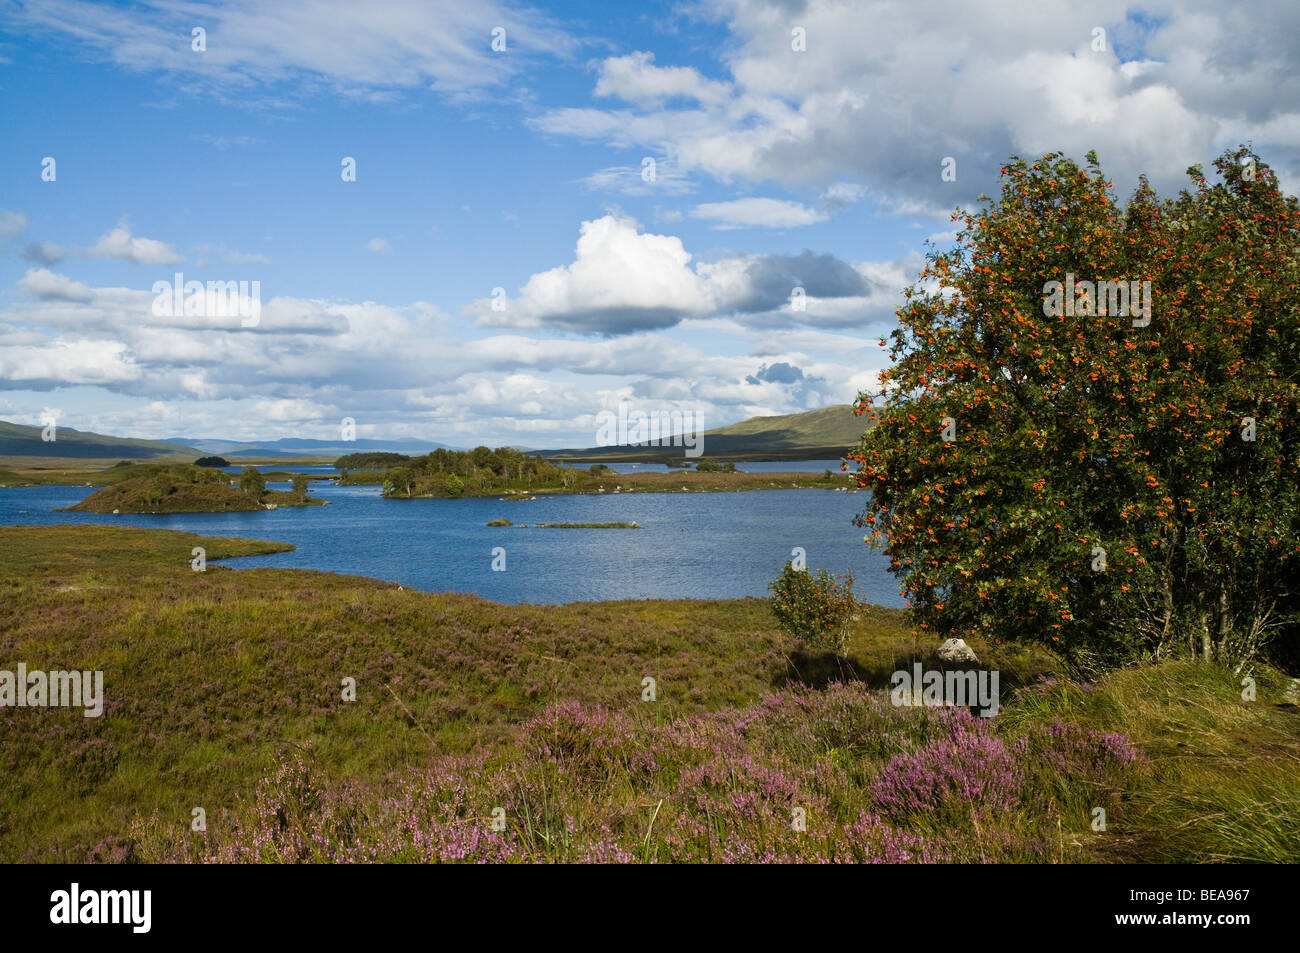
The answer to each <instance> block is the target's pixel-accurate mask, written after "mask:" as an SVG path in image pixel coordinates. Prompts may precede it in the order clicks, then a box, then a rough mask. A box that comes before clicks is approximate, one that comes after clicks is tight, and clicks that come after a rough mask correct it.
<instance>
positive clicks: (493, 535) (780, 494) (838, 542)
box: [0, 482, 902, 607]
mask: <svg viewBox="0 0 1300 953" xmlns="http://www.w3.org/2000/svg"><path fill="white" fill-rule="evenodd" d="M90 492H91V490H90V489H88V488H85V487H68V486H45V487H32V488H9V489H5V488H0V526H3V525H14V524H26V525H54V524H60V523H76V524H104V523H109V524H113V525H119V524H120V525H131V526H140V527H149V528H163V529H179V530H187V531H190V532H196V533H204V534H213V535H218V536H248V537H254V538H262V539H268V538H269V539H275V540H281V541H284V542H287V543H292V544H293V545H294V546H295V547H296V548H295V549H294V550H293V551H292V552H287V553H282V554H278V555H271V556H258V557H254V558H253V559H251V560H249V561H247V563H246V564H247V565H250V566H266V567H276V568H297V569H314V570H324V571H330V572H340V573H349V574H356V575H364V576H371V577H374V578H378V579H386V580H389V581H391V582H394V583H398V584H401V585H403V586H406V587H407V588H414V589H421V590H424V591H428V592H447V591H454V592H467V593H469V592H473V593H478V594H479V595H482V596H484V597H486V598H489V599H492V600H495V601H497V602H505V603H524V602H534V603H547V604H561V603H568V602H578V601H604V600H617V599H642V598H695V599H723V598H741V597H745V596H765V595H767V594H768V590H767V585H768V583H769V582H771V580H772V579H773V578H775V577H776V576H777V575H778V574H779V573H780V571H781V567H782V566H783V565H784V564H785V562H786V560H788V559H790V558H792V555H793V552H794V550H795V549H796V548H800V549H803V550H804V551H805V553H806V555H807V560H808V563H809V565H811V566H814V567H818V568H828V569H831V570H832V571H834V572H836V573H840V572H851V573H853V575H854V576H855V577H856V579H857V581H858V585H857V591H858V594H859V597H860V598H861V599H863V600H864V601H867V602H872V603H876V604H879V605H886V606H896V607H901V606H902V599H901V597H900V596H899V593H898V587H897V585H896V584H895V582H894V580H893V578H892V577H891V576H890V575H889V574H888V572H887V568H888V560H887V559H886V558H885V557H884V556H882V555H881V554H880V553H878V552H876V551H873V550H871V549H870V548H869V547H867V546H866V545H865V544H864V543H863V540H862V531H861V530H860V529H858V528H857V527H855V526H854V525H853V519H854V517H855V516H856V515H857V514H858V513H860V512H861V510H862V500H863V497H862V495H861V494H854V493H847V492H846V493H840V492H836V491H832V490H826V489H823V490H822V491H821V492H817V491H816V490H814V489H797V490H796V489H789V488H786V489H780V488H771V489H769V490H768V491H767V492H763V493H753V492H744V493H708V492H699V493H676V494H667V493H604V494H584V495H549V496H548V495H539V496H538V497H537V498H536V499H531V498H516V499H514V500H513V501H511V502H508V503H507V502H502V501H501V498H499V497H489V498H478V499H459V500H447V499H422V500H420V499H413V500H390V499H384V498H383V497H382V496H380V494H379V493H378V492H377V490H376V489H375V488H368V487H340V486H335V485H333V484H332V483H329V482H321V483H315V484H313V485H312V488H311V494H310V495H311V498H313V499H321V500H324V501H328V502H329V503H330V505H329V506H313V507H309V508H302V507H298V508H292V509H290V508H286V507H281V508H279V509H276V510H262V511H251V512H244V513H241V512H229V513H206V514H203V513H200V514H170V515H158V516H151V515H144V514H119V515H116V516H114V515H111V514H103V515H101V514H93V513H79V512H58V510H60V509H62V508H64V507H68V506H72V505H75V504H76V503H78V502H79V501H80V500H81V499H82V498H83V497H85V496H86V495H87V494H89V493H90ZM502 518H507V519H509V520H511V521H512V522H514V523H528V524H530V527H531V524H533V523H633V522H635V523H637V524H638V526H639V527H640V528H639V529H637V530H635V531H633V532H626V533H619V532H613V531H605V530H599V529H591V530H585V529H570V530H565V531H563V532H561V531H559V530H556V531H554V532H550V533H547V532H545V531H540V530H539V531H537V532H532V531H531V529H530V530H526V531H514V530H502V529H494V528H490V527H488V526H487V525H486V524H487V523H489V522H491V521H493V520H497V519H502ZM498 546H500V547H504V549H505V550H506V558H505V560H504V563H501V562H499V561H498V562H496V564H497V565H498V566H502V565H503V566H504V568H502V569H496V570H494V569H493V564H494V561H495V559H496V557H495V556H494V554H493V550H494V548H496V547H498Z"/></svg>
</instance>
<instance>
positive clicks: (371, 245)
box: [366, 238, 392, 252]
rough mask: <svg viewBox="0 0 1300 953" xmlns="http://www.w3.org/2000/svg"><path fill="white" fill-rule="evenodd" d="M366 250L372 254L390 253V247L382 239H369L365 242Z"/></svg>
mask: <svg viewBox="0 0 1300 953" xmlns="http://www.w3.org/2000/svg"><path fill="white" fill-rule="evenodd" d="M366 248H368V249H370V250H371V251H373V252H386V251H392V246H390V245H389V244H388V242H387V240H385V239H383V238H372V239H370V241H368V242H366Z"/></svg>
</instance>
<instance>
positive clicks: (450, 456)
mask: <svg viewBox="0 0 1300 953" xmlns="http://www.w3.org/2000/svg"><path fill="white" fill-rule="evenodd" d="M355 456H368V455H367V454H356V455H355ZM371 456H373V455H371ZM378 456H383V454H378ZM336 466H337V464H336ZM577 479H578V472H577V471H575V470H572V469H569V468H567V467H561V466H556V465H555V464H553V463H550V462H549V461H547V460H544V459H542V457H541V456H532V457H530V456H528V455H527V454H524V453H521V452H520V451H518V450H515V449H513V448H512V447H500V448H498V449H496V450H491V449H489V448H487V447H475V448H474V449H473V450H468V451H459V450H442V449H438V450H435V451H433V453H429V454H426V455H424V456H422V457H416V458H415V459H413V460H411V461H410V462H409V463H407V464H406V465H404V466H395V467H393V468H392V469H390V470H389V471H388V473H386V474H385V475H384V495H385V496H474V495H477V494H480V493H495V492H499V491H501V490H506V489H540V488H541V487H544V486H553V487H567V486H569V485H571V484H573V483H575V482H576V481H577Z"/></svg>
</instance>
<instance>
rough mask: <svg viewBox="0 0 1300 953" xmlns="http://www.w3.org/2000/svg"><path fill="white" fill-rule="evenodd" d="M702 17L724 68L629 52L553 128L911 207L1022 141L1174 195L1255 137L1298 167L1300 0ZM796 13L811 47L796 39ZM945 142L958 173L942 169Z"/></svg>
mask: <svg viewBox="0 0 1300 953" xmlns="http://www.w3.org/2000/svg"><path fill="white" fill-rule="evenodd" d="M698 12H700V13H702V14H703V15H704V16H705V17H706V18H708V19H713V20H715V21H717V22H719V23H721V24H722V25H724V26H725V28H726V30H727V31H728V34H729V36H728V45H727V47H726V49H725V52H724V53H723V56H722V61H723V63H722V65H723V70H722V71H721V75H719V76H718V77H716V78H706V77H704V76H702V75H700V74H699V73H697V72H696V71H695V70H694V69H691V68H680V67H676V66H674V65H673V64H655V63H654V62H653V58H652V57H651V56H649V54H644V53H633V54H625V55H620V56H612V57H609V58H607V59H606V60H605V61H604V62H603V63H602V64H601V66H600V68H599V70H598V77H597V81H596V85H595V90H594V92H595V93H596V95H597V96H599V97H604V98H608V99H610V100H612V102H610V103H609V104H608V105H605V104H601V105H600V106H596V107H564V108H555V109H551V110H547V111H546V112H544V113H542V114H541V115H539V116H538V117H536V119H535V120H534V122H535V124H536V125H537V127H538V128H540V129H542V130H544V131H546V132H548V133H550V134H554V135H564V136H572V137H576V138H579V139H583V140H587V141H593V142H601V143H604V144H606V145H609V146H612V147H617V148H646V149H656V150H660V151H662V152H663V153H665V154H667V155H669V156H670V157H672V159H673V160H674V161H675V162H676V163H677V164H678V165H679V167H680V168H681V169H682V170H683V171H684V172H685V173H687V174H689V175H694V174H703V175H707V176H711V177H713V178H715V179H717V180H719V181H723V182H730V181H734V180H736V179H741V180H744V181H748V182H754V183H757V182H764V181H775V182H779V183H782V184H784V185H786V186H787V187H790V188H806V189H819V190H824V191H825V192H826V193H829V194H828V195H827V198H828V200H829V203H830V204H834V203H836V202H841V201H843V200H844V198H845V197H846V195H845V193H844V190H843V189H842V188H841V189H840V190H838V194H837V191H836V183H837V182H843V181H845V180H846V177H852V178H853V179H856V180H859V181H860V182H861V183H862V186H861V189H862V191H859V192H858V193H857V194H856V195H855V196H854V197H853V200H854V201H857V200H860V199H862V198H866V197H870V198H872V199H874V200H875V201H876V202H877V203H878V204H879V205H880V206H881V207H883V208H884V209H885V210H890V211H900V212H907V213H911V214H917V213H925V214H931V213H933V214H936V215H937V214H940V213H942V212H943V211H945V210H949V209H951V208H952V207H953V206H954V205H955V204H959V203H962V204H964V203H968V202H969V201H970V200H971V198H973V196H974V195H975V194H976V193H978V192H980V191H991V187H992V184H993V183H994V182H995V181H996V178H997V174H998V168H999V167H1000V166H1001V164H1002V163H1003V162H1004V161H1005V159H1006V157H1007V156H1008V155H1010V154H1013V153H1015V154H1020V155H1034V154H1041V153H1042V152H1046V151H1055V150H1064V151H1066V152H1067V153H1070V154H1072V155H1074V156H1076V157H1078V158H1082V156H1083V154H1084V153H1086V152H1087V151H1088V150H1089V149H1096V150H1097V152H1098V154H1099V155H1100V156H1101V159H1102V162H1103V165H1104V168H1106V170H1107V172H1108V173H1110V174H1111V175H1112V176H1114V178H1115V181H1116V184H1117V187H1119V188H1121V189H1122V190H1127V189H1129V188H1131V187H1132V186H1133V185H1134V184H1135V183H1136V177H1137V175H1138V174H1139V173H1147V174H1148V175H1149V177H1150V178H1151V180H1152V182H1153V184H1154V185H1156V187H1157V188H1159V189H1161V190H1165V191H1167V190H1170V189H1177V188H1182V187H1184V186H1185V185H1186V184H1187V181H1186V178H1185V176H1184V170H1185V169H1186V167H1187V166H1188V165H1190V164H1192V163H1196V162H1208V160H1209V159H1210V158H1212V157H1213V156H1214V155H1216V154H1218V153H1219V152H1220V151H1222V150H1223V149H1224V148H1227V147H1231V146H1235V145H1236V144H1237V143H1239V142H1245V141H1249V140H1253V142H1254V145H1255V147H1256V148H1257V149H1260V150H1261V151H1262V153H1263V154H1264V156H1265V158H1266V159H1268V160H1269V161H1270V162H1271V163H1272V164H1273V165H1274V166H1275V167H1276V168H1278V169H1279V172H1280V173H1281V175H1282V179H1283V184H1284V186H1288V185H1290V184H1291V183H1294V182H1295V180H1296V177H1297V173H1300V105H1298V104H1300V57H1298V56H1297V40H1296V37H1297V36H1300V7H1296V6H1295V5H1294V4H1274V3H1268V2H1265V0H1246V2H1242V3H1236V4H1230V5H1225V4H1214V3H1209V2H1203V0H1192V2H1182V0H1152V2H1151V3H1146V4H1143V5H1142V6H1141V7H1140V8H1138V7H1136V6H1135V5H1134V4H1132V3H1130V2H1127V0H1102V2H1101V3H1099V4H1091V5H1087V6H1080V5H1077V4H1065V3H1056V2H1049V3H1038V4H1028V5H1026V4H1024V3H1021V2H1020V0H982V2H979V3H972V4H956V5H949V6H947V7H945V8H944V10H943V13H942V15H936V13H935V8H934V7H933V5H930V4H924V3H920V4H918V3H888V4H845V3H841V2H838V0H806V2H801V3H798V4H791V3H789V2H787V0H705V2H704V3H702V4H701V6H700V8H699V10H698ZM795 26H799V27H802V28H803V29H804V30H805V31H806V37H807V49H806V51H805V52H799V51H795V50H793V49H792V48H791V42H790V31H791V29H792V28H793V27H795ZM1097 26H1101V27H1103V29H1104V30H1105V31H1106V34H1105V39H1106V43H1105V48H1104V49H1094V46H1093V29H1094V27H1097ZM945 157H952V158H954V159H955V160H956V162H957V180H956V182H945V181H943V180H942V179H941V177H940V171H941V162H942V161H943V159H944V158H945ZM1292 187H1293V186H1292ZM828 207H830V206H829V205H828Z"/></svg>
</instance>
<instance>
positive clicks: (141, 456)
mask: <svg viewBox="0 0 1300 953" xmlns="http://www.w3.org/2000/svg"><path fill="white" fill-rule="evenodd" d="M41 430H42V428H41V427H29V426H27V425H25V424H12V423H9V422H8V421H4V420H0V457H44V458H50V457H66V458H69V459H77V460H87V459H104V458H110V457H112V458H117V459H120V460H152V459H154V458H156V457H176V456H183V457H190V458H193V457H197V456H202V454H200V453H199V452H198V451H197V450H195V449H194V448H193V447H191V446H187V445H185V444H181V443H173V442H170V441H166V440H136V439H134V438H131V437H108V436H105V435H104V434H98V433H89V432H86V431H81V430H73V429H72V428H71V427H59V428H58V429H57V430H56V431H55V433H54V437H55V439H54V440H50V441H46V440H42V439H41Z"/></svg>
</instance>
